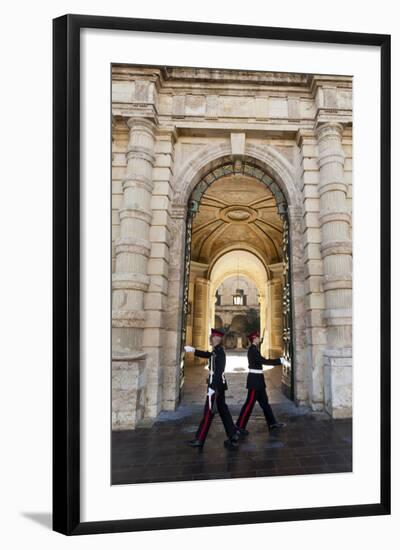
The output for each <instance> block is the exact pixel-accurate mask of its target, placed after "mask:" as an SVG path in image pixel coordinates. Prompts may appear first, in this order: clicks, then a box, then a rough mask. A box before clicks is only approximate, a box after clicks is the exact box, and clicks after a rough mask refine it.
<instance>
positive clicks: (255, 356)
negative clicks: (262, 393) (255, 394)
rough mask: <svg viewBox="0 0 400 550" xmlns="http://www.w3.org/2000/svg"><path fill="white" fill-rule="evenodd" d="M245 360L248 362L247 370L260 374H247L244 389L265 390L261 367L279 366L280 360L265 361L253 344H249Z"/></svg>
mask: <svg viewBox="0 0 400 550" xmlns="http://www.w3.org/2000/svg"><path fill="white" fill-rule="evenodd" d="M247 359H248V361H249V369H252V370H253V369H254V370H258V371H260V374H258V373H257V374H256V373H252V372H249V374H248V375H247V384H246V388H247V389H248V390H262V389H263V388H265V380H264V373H263V368H262V366H263V365H280V364H281V360H280V358H279V357H278V358H277V359H266V358H265V357H263V356H262V355H261V353H260V351H259V349H258V347H257V346H256V345H255V344H251V345H250V346H249V349H248V350H247Z"/></svg>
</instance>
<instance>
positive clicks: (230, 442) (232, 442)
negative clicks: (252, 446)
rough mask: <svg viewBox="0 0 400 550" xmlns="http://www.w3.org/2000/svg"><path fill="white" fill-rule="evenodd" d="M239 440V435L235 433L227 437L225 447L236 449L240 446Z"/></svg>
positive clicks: (231, 449)
mask: <svg viewBox="0 0 400 550" xmlns="http://www.w3.org/2000/svg"><path fill="white" fill-rule="evenodd" d="M238 440H239V436H238V435H237V434H235V435H233V436H232V437H230V438H229V439H226V440H225V441H224V447H226V448H227V449H229V450H230V451H236V450H237V449H238V448H239V443H238Z"/></svg>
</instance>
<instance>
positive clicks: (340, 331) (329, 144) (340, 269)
mask: <svg viewBox="0 0 400 550" xmlns="http://www.w3.org/2000/svg"><path fill="white" fill-rule="evenodd" d="M317 138H318V148H319V159H318V160H319V166H320V181H319V196H320V216H319V220H320V226H321V255H322V259H323V267H324V277H323V289H324V294H325V307H326V309H325V319H326V324H327V348H328V350H329V349H338V348H339V349H343V348H350V347H351V316H352V312H351V307H352V246H351V239H350V221H351V215H350V212H349V211H348V207H347V198H346V192H347V188H346V184H345V182H344V170H343V168H344V159H345V156H344V152H343V149H342V144H341V138H342V126H341V125H340V124H337V123H328V124H324V125H322V126H321V127H320V128H319V129H318V130H317Z"/></svg>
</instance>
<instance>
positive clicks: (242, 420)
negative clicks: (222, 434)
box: [236, 388, 276, 429]
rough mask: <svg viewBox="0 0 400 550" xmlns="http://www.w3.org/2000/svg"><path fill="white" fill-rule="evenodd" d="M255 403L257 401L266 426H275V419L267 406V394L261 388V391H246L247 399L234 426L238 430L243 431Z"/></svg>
mask: <svg viewBox="0 0 400 550" xmlns="http://www.w3.org/2000/svg"><path fill="white" fill-rule="evenodd" d="M256 401H258V403H259V405H260V407H261V408H262V410H263V413H264V416H265V420H266V421H267V424H268V426H271V425H272V424H275V422H276V419H275V416H274V413H273V412H272V409H271V405H270V404H269V401H268V396H267V392H266V391H265V388H263V389H261V390H248V392H247V399H246V401H245V403H244V405H243V407H242V410H241V411H240V414H239V418H238V419H237V422H236V426H238V428H243V429H244V428H245V427H246V424H247V422H248V421H249V418H250V415H251V413H252V411H253V407H254V404H255V402H256Z"/></svg>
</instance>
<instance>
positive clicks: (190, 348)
mask: <svg viewBox="0 0 400 550" xmlns="http://www.w3.org/2000/svg"><path fill="white" fill-rule="evenodd" d="M183 349H184V350H185V351H195V349H196V348H194V347H193V346H184V347H183Z"/></svg>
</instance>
